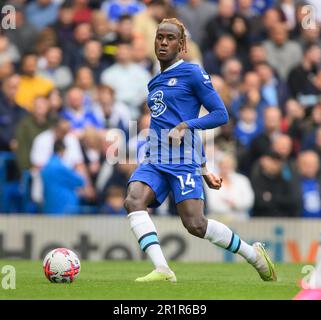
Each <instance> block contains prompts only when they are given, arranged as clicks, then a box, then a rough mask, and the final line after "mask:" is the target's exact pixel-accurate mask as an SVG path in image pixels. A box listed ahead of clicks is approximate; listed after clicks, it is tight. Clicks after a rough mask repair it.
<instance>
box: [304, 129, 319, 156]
mask: <svg viewBox="0 0 321 320" xmlns="http://www.w3.org/2000/svg"><path fill="white" fill-rule="evenodd" d="M302 150H303V151H306V150H314V151H315V152H316V153H317V154H318V155H319V157H320V159H321V127H317V128H316V129H315V130H314V131H312V132H311V133H310V134H307V135H306V136H305V137H304V139H303V142H302Z"/></svg>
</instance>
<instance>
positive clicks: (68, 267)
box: [43, 248, 80, 283]
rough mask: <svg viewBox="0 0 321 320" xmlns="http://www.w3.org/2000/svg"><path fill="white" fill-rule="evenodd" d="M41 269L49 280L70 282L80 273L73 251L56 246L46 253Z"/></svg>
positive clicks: (77, 260)
mask: <svg viewBox="0 0 321 320" xmlns="http://www.w3.org/2000/svg"><path fill="white" fill-rule="evenodd" d="M43 270H44V272H45V276H46V278H47V279H48V280H49V281H50V282H55V283H70V282H73V281H75V279H77V278H78V276H79V274H80V261H79V259H78V257H77V255H76V254H75V253H74V252H73V251H71V250H69V249H66V248H57V249H54V250H52V251H50V252H49V253H48V254H47V255H46V257H45V259H44V260H43Z"/></svg>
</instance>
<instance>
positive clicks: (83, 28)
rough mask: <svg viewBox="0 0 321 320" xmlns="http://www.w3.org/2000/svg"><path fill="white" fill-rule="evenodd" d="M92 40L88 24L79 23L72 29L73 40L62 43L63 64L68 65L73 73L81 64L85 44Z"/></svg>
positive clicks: (91, 32) (90, 28)
mask: <svg viewBox="0 0 321 320" xmlns="http://www.w3.org/2000/svg"><path fill="white" fill-rule="evenodd" d="M92 38H93V31H92V27H91V25H90V24H89V23H79V24H78V25H77V26H76V27H75V28H74V33H73V40H72V41H70V42H64V43H63V44H62V49H63V52H64V57H63V62H64V64H65V65H68V66H69V68H70V69H71V71H72V72H73V73H75V72H76V70H77V67H78V66H79V65H80V63H81V59H82V57H83V51H84V46H85V44H86V43H87V42H88V41H89V40H91V39H92Z"/></svg>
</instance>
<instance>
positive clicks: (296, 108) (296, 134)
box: [281, 99, 305, 155]
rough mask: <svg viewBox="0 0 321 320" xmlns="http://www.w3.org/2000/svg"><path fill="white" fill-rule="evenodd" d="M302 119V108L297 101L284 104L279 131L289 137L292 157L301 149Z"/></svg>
mask: <svg viewBox="0 0 321 320" xmlns="http://www.w3.org/2000/svg"><path fill="white" fill-rule="evenodd" d="M304 117H305V112H304V109H303V106H302V105H301V104H300V103H299V102H298V101H297V100H294V99H289V100H288V101H287V102H286V103H285V115H284V117H283V118H282V122H281V131H282V132H283V133H286V134H287V135H289V136H290V137H291V139H292V141H293V150H292V153H293V154H294V155H296V154H297V153H298V152H299V150H300V149H301V140H302V138H303V135H304V130H305V129H304Z"/></svg>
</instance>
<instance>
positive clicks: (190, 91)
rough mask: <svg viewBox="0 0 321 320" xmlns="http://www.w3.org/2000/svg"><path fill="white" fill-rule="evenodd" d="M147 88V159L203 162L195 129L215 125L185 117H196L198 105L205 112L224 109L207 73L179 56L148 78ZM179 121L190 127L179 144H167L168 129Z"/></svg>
mask: <svg viewBox="0 0 321 320" xmlns="http://www.w3.org/2000/svg"><path fill="white" fill-rule="evenodd" d="M148 91H149V94H148V106H149V108H150V112H151V124H150V133H149V136H148V139H147V140H148V143H147V150H146V156H147V160H148V161H149V162H151V163H154V164H156V163H157V164H168V163H170V164H172V163H180V164H182V163H187V164H196V165H200V164H201V163H203V162H204V151H203V146H202V143H201V139H200V136H199V134H198V132H196V129H207V128H208V127H212V128H213V127H215V126H211V124H210V125H209V126H208V125H207V124H206V125H205V127H202V125H200V126H197V125H193V124H192V122H191V123H189V120H191V121H194V120H192V119H197V118H198V116H199V112H200V108H201V105H204V107H205V108H206V109H207V110H208V111H209V112H211V111H213V110H214V109H215V108H224V110H225V106H224V103H223V102H222V100H221V99H220V97H219V96H218V94H217V93H216V91H215V90H214V88H213V85H212V83H211V79H210V76H209V75H208V74H207V73H205V71H204V70H203V69H201V68H200V67H199V66H198V65H196V64H192V63H188V62H185V61H183V60H180V61H178V62H176V63H175V64H173V65H172V66H171V67H169V68H168V69H166V70H165V71H163V72H161V73H159V74H157V75H156V76H155V77H154V78H153V79H152V80H151V81H150V82H149V84H148ZM183 121H184V122H187V123H188V124H189V127H190V128H192V129H191V130H186V133H185V136H184V138H183V139H182V143H181V144H180V146H171V145H169V144H168V137H167V136H168V133H169V131H170V130H171V129H172V128H174V127H175V126H176V125H178V124H179V123H180V122H183ZM195 124H196V123H195ZM206 126H207V127H206Z"/></svg>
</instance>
